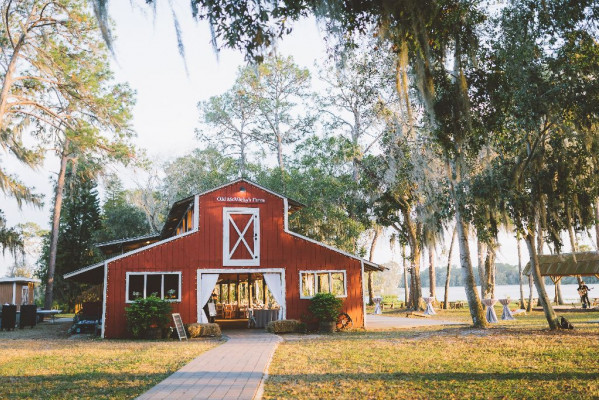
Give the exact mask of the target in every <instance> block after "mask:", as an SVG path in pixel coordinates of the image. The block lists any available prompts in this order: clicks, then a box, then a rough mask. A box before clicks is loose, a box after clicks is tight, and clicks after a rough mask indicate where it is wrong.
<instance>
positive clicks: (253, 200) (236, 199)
mask: <svg viewBox="0 0 599 400" xmlns="http://www.w3.org/2000/svg"><path fill="white" fill-rule="evenodd" d="M216 201H230V202H235V203H266V200H265V199H257V198H255V197H224V196H219V197H217V198H216Z"/></svg>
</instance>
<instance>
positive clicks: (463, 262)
mask: <svg viewBox="0 0 599 400" xmlns="http://www.w3.org/2000/svg"><path fill="white" fill-rule="evenodd" d="M446 161H447V164H446V172H447V178H448V179H449V183H450V194H451V199H452V201H453V205H454V207H455V221H456V228H457V231H458V245H459V249H460V266H461V267H462V271H463V274H464V284H465V289H466V297H467V299H468V308H469V309H470V316H471V317H472V324H473V326H474V327H476V328H486V327H487V320H486V318H485V312H484V310H483V306H482V303H481V301H480V298H479V297H478V292H477V290H476V279H475V278H474V269H473V268H472V260H471V258H470V248H469V247H468V230H467V227H466V223H465V222H464V220H463V219H462V202H461V200H460V198H459V197H458V194H457V193H456V186H457V185H458V184H459V183H460V181H461V171H460V168H459V160H457V161H454V165H453V166H452V165H451V163H450V161H449V160H446ZM454 173H455V175H454Z"/></svg>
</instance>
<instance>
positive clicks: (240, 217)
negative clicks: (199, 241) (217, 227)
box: [223, 207, 260, 266]
mask: <svg viewBox="0 0 599 400" xmlns="http://www.w3.org/2000/svg"><path fill="white" fill-rule="evenodd" d="M223 265H224V266H246V265H251V266H255V265H260V209H258V208H240V207H239V208H238V207H234V208H233V207H225V208H223Z"/></svg>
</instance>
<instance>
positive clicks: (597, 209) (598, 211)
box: [595, 199, 599, 251]
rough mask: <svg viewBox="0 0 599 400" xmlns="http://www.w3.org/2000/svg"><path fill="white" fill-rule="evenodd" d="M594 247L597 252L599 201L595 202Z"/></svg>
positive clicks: (598, 244)
mask: <svg viewBox="0 0 599 400" xmlns="http://www.w3.org/2000/svg"><path fill="white" fill-rule="evenodd" d="M595 245H596V246H597V251H599V199H597V200H595Z"/></svg>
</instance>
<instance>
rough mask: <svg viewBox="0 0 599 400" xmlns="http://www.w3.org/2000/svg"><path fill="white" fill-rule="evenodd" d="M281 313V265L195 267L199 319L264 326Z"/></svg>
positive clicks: (224, 324) (237, 325) (235, 325)
mask: <svg viewBox="0 0 599 400" xmlns="http://www.w3.org/2000/svg"><path fill="white" fill-rule="evenodd" d="M210 314H213V315H210ZM285 314H286V311H285V272H284V270H283V269H279V268H277V269H239V270H231V269H219V270H198V321H199V322H208V321H214V322H216V323H218V324H219V325H220V326H221V328H223V329H227V328H264V327H265V326H266V324H268V322H270V321H272V320H278V319H284V318H285Z"/></svg>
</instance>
